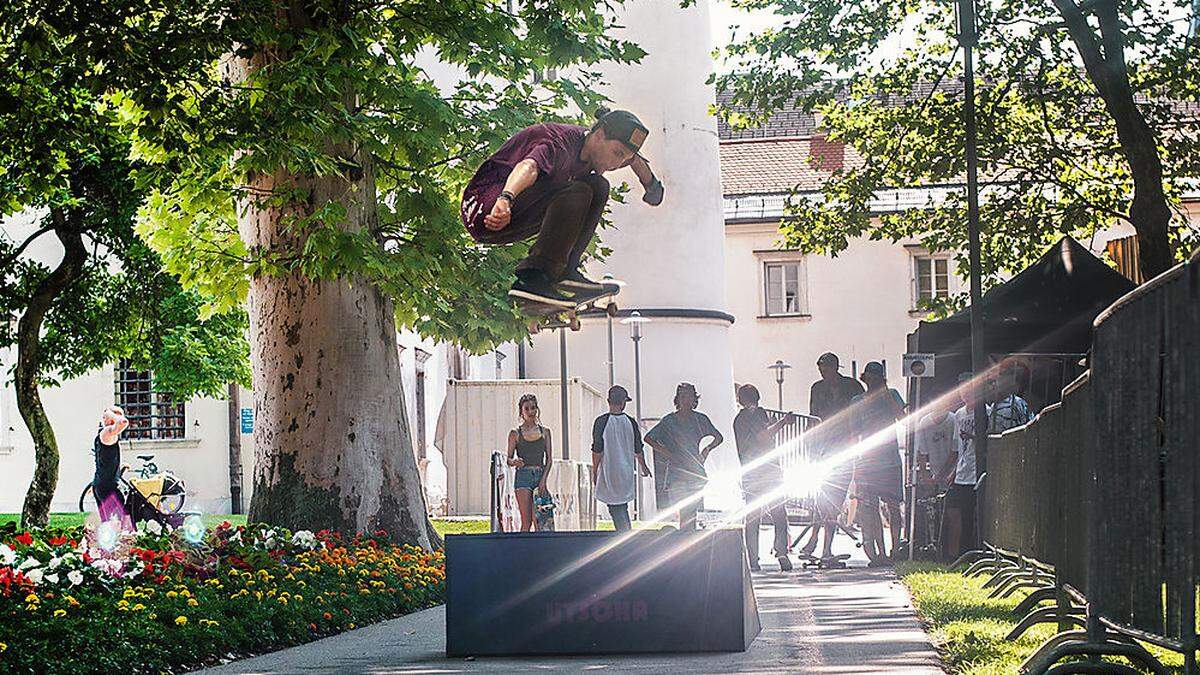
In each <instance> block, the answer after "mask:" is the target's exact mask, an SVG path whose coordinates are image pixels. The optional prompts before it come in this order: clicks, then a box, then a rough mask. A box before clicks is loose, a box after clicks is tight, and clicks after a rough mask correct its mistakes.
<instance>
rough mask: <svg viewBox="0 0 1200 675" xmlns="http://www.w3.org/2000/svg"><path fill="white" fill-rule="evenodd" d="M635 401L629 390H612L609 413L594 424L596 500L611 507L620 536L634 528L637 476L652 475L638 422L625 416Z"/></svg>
mask: <svg viewBox="0 0 1200 675" xmlns="http://www.w3.org/2000/svg"><path fill="white" fill-rule="evenodd" d="M632 400H633V399H631V398H629V391H628V390H627V389H625V387H622V386H621V385H619V384H618V385H614V386H613V387H610V388H609V390H608V412H606V413H604V414H603V415H601V416H599V417H597V418H596V421H595V422H593V423H592V485H593V486H594V488H595V492H596V499H597V500H598V501H600V502H603V503H604V504H605V505H607V506H608V512H609V514H610V515H612V520H613V528H614V529H616V530H617V531H618V532H624V531H627V530H630V529H632V528H633V523H632V522H631V521H630V519H629V502H631V501H633V498H634V496H635V494H636V491H637V487H636V481H637V477H636V472H638V471H640V472H641V474H642V475H643V476H649V475H650V467H649V466H646V458H645V456H644V453H643V452H642V431H641V429H638V423H637V421H636V420H634V419H633V418H632V417H630V416H629V415H627V414H626V413H625V404H627V403H629V402H630V401H632ZM635 458H636V461H637V467H636V468H635V467H634V461H635Z"/></svg>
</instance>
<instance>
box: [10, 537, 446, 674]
mask: <svg viewBox="0 0 1200 675" xmlns="http://www.w3.org/2000/svg"><path fill="white" fill-rule="evenodd" d="M151 528H152V530H153V531H142V532H138V533H128V532H127V533H120V532H118V531H115V530H106V529H105V527H104V526H103V525H102V526H100V527H99V528H96V529H95V530H90V529H89V530H84V529H83V528H73V529H68V530H46V531H38V532H32V533H31V532H23V531H18V530H15V529H13V527H12V526H11V525H9V526H6V527H4V528H0V672H5V673H8V672H29V673H46V672H72V673H78V672H96V671H100V670H115V671H117V672H121V671H125V672H164V671H167V672H170V671H181V670H186V669H189V668H195V667H198V666H202V665H206V664H212V663H215V662H218V661H220V660H222V659H228V658H234V657H240V656H245V655H249V654H255V653H262V652H267V651H272V650H275V649H279V648H282V647H286V646H289V645H294V644H298V643H302V642H307V641H309V640H313V639H316V638H319V637H324V636H326V635H330V634H333V633H338V632H341V631H344V630H349V629H353V628H355V627H356V626H361V625H365V624H369V623H374V622H377V621H381V620H383V619H387V618H391V617H395V616H399V615H401V614H406V613H408V612H412V611H415V610H418V609H423V608H426V607H431V606H433V605H436V604H439V603H441V602H443V598H444V594H445V569H444V568H445V565H444V562H445V560H444V557H443V556H442V554H441V553H440V552H436V553H427V552H425V551H423V550H421V549H418V548H414V547H411V546H397V545H395V544H393V543H392V542H390V541H389V540H387V538H386V533H383V532H377V533H375V534H373V535H359V536H356V537H353V538H343V537H341V536H340V535H338V534H336V533H330V532H319V533H316V534H313V533H311V532H303V531H302V532H295V533H292V532H288V531H287V530H284V529H282V528H273V527H269V526H265V525H257V524H256V525H249V526H237V527H232V526H230V525H229V524H228V523H225V524H223V525H221V526H219V527H217V528H216V529H214V530H205V529H204V527H203V525H201V524H200V523H199V522H198V520H194V521H191V522H188V523H185V524H184V526H183V527H181V528H179V529H177V530H174V531H171V532H165V531H162V530H161V529H159V528H157V527H156V526H154V525H152V526H151Z"/></svg>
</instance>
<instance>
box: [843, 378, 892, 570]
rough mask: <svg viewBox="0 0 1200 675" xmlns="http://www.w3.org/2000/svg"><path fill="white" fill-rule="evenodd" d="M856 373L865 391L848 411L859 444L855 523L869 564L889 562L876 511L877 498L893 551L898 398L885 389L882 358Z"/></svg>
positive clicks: (878, 564)
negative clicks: (860, 450)
mask: <svg viewBox="0 0 1200 675" xmlns="http://www.w3.org/2000/svg"><path fill="white" fill-rule="evenodd" d="M860 377H861V378H862V381H863V384H865V385H866V386H867V392H866V393H865V394H863V395H860V396H856V397H855V398H854V408H853V413H852V418H853V424H854V435H855V437H856V438H857V439H858V442H859V443H860V444H861V445H862V452H861V454H860V455H859V457H858V461H857V465H856V468H855V483H856V484H857V486H858V496H859V506H858V513H859V514H860V516H859V524H860V525H862V529H863V532H862V535H863V551H864V552H865V553H866V554H867V557H868V558H869V559H870V561H871V562H870V565H872V566H875V567H880V566H884V565H887V564H889V562H888V553H887V549H886V547H885V546H884V538H883V522H882V520H881V519H880V513H879V507H880V503H881V502H882V504H883V506H884V507H885V508H886V509H887V515H888V525H889V526H890V528H891V531H892V551H893V552H894V551H895V550H896V549H897V547H898V546H899V545H900V531H901V528H902V527H903V521H901V519H900V504H901V502H903V501H904V478H903V469H902V464H901V460H900V443H899V441H897V439H896V420H899V419H901V418H903V417H904V399H903V398H901V397H900V392H898V391H896V390H895V389H889V388H888V386H887V376H886V374H885V372H884V369H883V364H882V363H880V362H878V361H871V362H870V363H868V364H867V365H866V366H864V367H863V372H862V375H861V376H860Z"/></svg>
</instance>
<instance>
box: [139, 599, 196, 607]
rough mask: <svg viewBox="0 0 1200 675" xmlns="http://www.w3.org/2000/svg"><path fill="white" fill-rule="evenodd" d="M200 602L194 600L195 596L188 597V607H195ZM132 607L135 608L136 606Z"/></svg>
mask: <svg viewBox="0 0 1200 675" xmlns="http://www.w3.org/2000/svg"><path fill="white" fill-rule="evenodd" d="M199 604H200V603H198V602H196V599H195V598H188V607H196V606H198V605H199ZM134 609H137V608H136V607H135V608H134Z"/></svg>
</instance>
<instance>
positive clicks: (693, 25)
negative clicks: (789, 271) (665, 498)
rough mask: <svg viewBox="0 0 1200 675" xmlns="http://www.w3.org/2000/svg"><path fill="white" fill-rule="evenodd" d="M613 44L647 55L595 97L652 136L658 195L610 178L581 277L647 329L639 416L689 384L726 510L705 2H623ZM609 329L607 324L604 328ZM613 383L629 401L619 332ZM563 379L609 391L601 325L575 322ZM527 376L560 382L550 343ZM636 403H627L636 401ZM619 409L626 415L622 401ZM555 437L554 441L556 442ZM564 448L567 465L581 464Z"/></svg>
mask: <svg viewBox="0 0 1200 675" xmlns="http://www.w3.org/2000/svg"><path fill="white" fill-rule="evenodd" d="M620 23H621V24H622V25H623V26H624V27H625V28H624V29H623V30H622V31H621V33H622V35H621V37H623V38H625V39H628V40H631V41H633V42H635V43H637V44H638V45H640V46H641V48H642V49H644V50H645V51H646V52H647V55H646V56H645V57H644V58H643V59H642V61H641V63H638V64H633V65H627V66H626V65H615V64H612V65H609V66H608V67H607V68H605V69H604V75H605V79H606V81H607V82H608V83H609V85H608V90H607V91H606V92H605V93H606V94H607V95H608V97H609V98H610V99H611V100H612V106H613V107H614V108H619V109H625V110H629V111H631V112H633V113H634V114H636V115H638V117H640V118H641V120H642V122H643V123H645V124H646V126H647V127H648V128H649V129H650V136H649V138H648V139H647V141H646V144H645V147H644V148H643V154H644V155H645V156H646V157H647V158H648V159H649V160H650V164H651V167H652V168H653V169H654V172H655V174H656V175H657V176H658V177H659V179H660V180H662V182H663V184H664V185H665V186H666V198H665V200H664V201H663V203H662V204H661V205H660V206H658V207H657V208H652V207H650V206H648V205H646V204H645V203H643V202H642V201H641V193H642V191H641V187H640V186H639V185H638V183H637V180H636V177H634V176H633V173H632V172H631V171H628V170H625V171H622V172H619V173H614V174H610V179H611V180H613V182H616V181H620V180H625V181H627V182H628V183H629V184H630V185H631V186H632V188H633V189H632V190H631V192H630V194H629V195H628V198H627V200H626V203H625V204H611V206H610V219H611V220H612V221H613V223H614V225H615V226H616V229H609V230H606V231H604V232H602V234H601V237H602V240H603V242H604V243H605V245H607V246H609V247H611V248H612V249H613V254H612V255H611V256H610V257H609V260H608V261H607V262H606V263H605V264H603V265H593V266H592V267H591V268H590V269H589V271H588V272H589V276H592V278H599V277H600V276H601V275H602V274H604V273H606V272H607V273H611V274H613V275H614V276H615V277H617V278H618V279H622V280H624V281H625V282H626V283H627V285H626V286H625V288H624V290H623V291H622V293H621V294H620V296H618V302H619V305H620V307H621V317H625V316H627V315H628V313H629V312H630V311H631V310H638V311H640V312H641V314H642V316H644V317H647V318H650V319H651V320H652V323H649V324H646V325H644V327H643V339H642V341H641V395H642V400H641V410H642V415H643V417H646V418H658V417H662V416H663V415H665V414H667V413H669V412H671V411H672V410H673V407H672V397H673V395H674V392H675V386H676V385H677V384H678V383H680V382H691V383H693V384H695V385H696V388H697V390H698V391H699V392H700V396H701V400H700V411H701V412H704V413H705V414H707V415H708V416H709V417H710V418H712V421H713V423H714V424H715V425H716V426H717V429H719V430H720V431H721V433H722V434H724V436H725V443H724V445H722V446H721V447H720V448H718V449H717V450H716V451H715V452H714V453H713V455H712V456H711V457H710V458H709V461H708V465H707V468H708V473H709V489H708V492H707V493H706V504H707V506H708V508H720V509H725V508H733V507H734V506H736V505H737V502H738V500H739V499H740V498H739V497H738V496H737V484H738V483H737V481H736V478H735V476H734V470H736V468H737V466H738V462H737V458H736V452H735V449H734V443H733V428H732V420H733V415H734V413H735V412H736V410H735V408H736V404H735V400H734V391H733V366H732V359H731V353H730V344H729V326H730V324H731V323H732V321H733V317H732V316H730V315H729V314H727V313H726V312H725V257H724V220H723V216H722V201H721V179H720V163H719V156H718V142H717V125H716V120H715V118H713V117H712V116H711V115H710V114H709V106H710V105H711V104H712V103H713V101H714V99H715V92H714V89H713V87H712V85H710V84H706V80H707V79H708V76H709V74H710V73H711V72H712V70H713V63H712V57H711V50H712V40H711V34H710V27H709V12H708V2H706V1H705V0H699V1H698V2H696V3H695V5H694V6H692V7H689V8H687V9H681V8H680V7H679V3H677V2H668V1H666V0H632V1H630V2H628V3H626V4H625V6H624V10H623V11H622V14H621V17H620ZM614 323H615V322H614ZM613 337H614V345H615V347H614V349H615V358H614V361H615V363H616V369H615V370H616V382H617V383H618V384H622V385H624V386H625V387H627V388H628V389H629V391H630V392H634V358H633V344H632V342H631V340H630V331H629V327H628V326H624V325H621V324H620V323H615V325H614V329H613ZM567 345H568V348H567V354H568V370H569V372H570V375H571V376H572V377H581V378H583V379H584V380H585V381H586V382H588V383H590V384H592V385H595V386H596V387H598V388H600V389H602V390H603V389H605V388H606V387H607V386H608V364H607V360H608V322H607V320H606V318H605V317H603V316H600V317H594V318H585V319H584V320H583V329H582V330H581V331H579V332H577V333H571V332H568V333H567ZM527 374H528V376H529V377H538V378H552V377H557V376H558V374H559V337H558V335H557V334H548V333H542V334H539V335H538V336H537V337H536V338H535V339H534V343H533V348H532V349H530V350H528V354H527ZM635 395H636V394H635ZM629 412H630V413H631V414H632V413H633V407H632V404H631V407H630V410H629ZM560 436H561V434H560ZM589 457H590V455H589V454H588V449H587V448H571V458H572V459H588V458H589Z"/></svg>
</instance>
